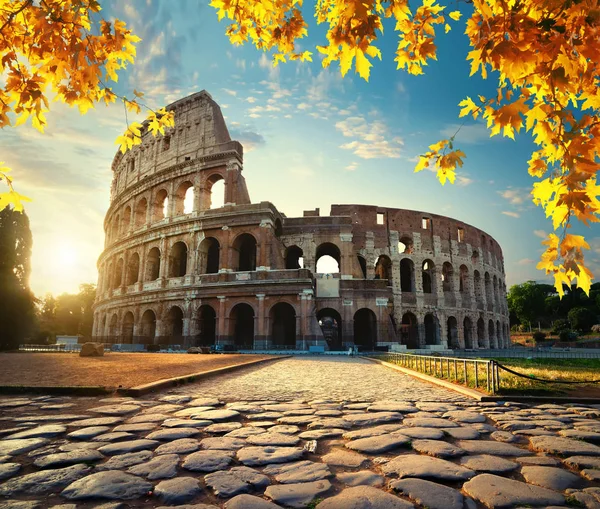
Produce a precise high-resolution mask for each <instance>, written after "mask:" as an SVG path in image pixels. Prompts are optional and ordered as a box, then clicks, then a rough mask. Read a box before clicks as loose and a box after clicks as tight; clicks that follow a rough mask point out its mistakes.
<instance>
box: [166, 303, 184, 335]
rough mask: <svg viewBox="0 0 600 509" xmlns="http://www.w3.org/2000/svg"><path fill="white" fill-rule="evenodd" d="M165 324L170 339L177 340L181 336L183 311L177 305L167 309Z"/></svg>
mask: <svg viewBox="0 0 600 509" xmlns="http://www.w3.org/2000/svg"><path fill="white" fill-rule="evenodd" d="M166 325H167V331H168V333H169V336H170V337H171V339H174V340H176V341H178V340H181V339H182V338H183V311H182V310H181V308H180V307H179V306H173V307H172V308H171V309H170V310H169V314H168V315H167V323H166Z"/></svg>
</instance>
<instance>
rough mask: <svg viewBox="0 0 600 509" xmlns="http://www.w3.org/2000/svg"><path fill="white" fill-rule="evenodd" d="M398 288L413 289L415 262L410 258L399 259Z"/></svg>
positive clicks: (408, 290) (410, 290) (402, 289)
mask: <svg viewBox="0 0 600 509" xmlns="http://www.w3.org/2000/svg"><path fill="white" fill-rule="evenodd" d="M400 290H401V291H403V292H414V291H415V264H414V263H413V261H412V260H411V259H410V258H402V260H400Z"/></svg>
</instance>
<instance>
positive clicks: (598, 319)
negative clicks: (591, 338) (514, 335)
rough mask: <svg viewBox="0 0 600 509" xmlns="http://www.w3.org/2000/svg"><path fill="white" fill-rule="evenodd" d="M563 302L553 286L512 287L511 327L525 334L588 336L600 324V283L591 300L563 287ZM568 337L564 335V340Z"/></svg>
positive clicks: (528, 283) (534, 284)
mask: <svg viewBox="0 0 600 509" xmlns="http://www.w3.org/2000/svg"><path fill="white" fill-rule="evenodd" d="M564 290H565V295H564V297H563V298H562V299H561V298H560V297H559V295H558V293H557V292H556V289H555V288H554V286H553V285H549V284H543V283H536V282H535V281H527V282H525V283H522V284H519V285H514V286H511V288H510V290H509V291H508V296H507V298H508V309H509V312H510V324H511V326H512V327H513V330H514V328H520V329H522V330H527V331H528V330H530V329H537V328H538V325H539V327H541V328H544V329H551V330H552V333H553V334H557V335H558V334H560V333H561V332H562V331H567V332H568V331H571V330H572V331H576V332H578V333H583V334H585V333H588V332H590V331H591V330H592V327H593V326H594V325H595V324H598V323H600V283H594V284H593V285H592V287H591V289H590V295H589V297H588V296H587V295H586V294H585V293H584V292H583V291H582V290H581V289H580V288H576V287H575V285H573V286H572V287H570V288H569V287H567V286H565V287H564ZM565 336H566V335H565V334H563V335H562V336H561V338H564V337H565Z"/></svg>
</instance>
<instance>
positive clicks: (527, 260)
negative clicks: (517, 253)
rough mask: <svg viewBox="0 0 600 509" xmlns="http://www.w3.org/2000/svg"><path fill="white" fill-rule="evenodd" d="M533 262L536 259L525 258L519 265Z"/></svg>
mask: <svg viewBox="0 0 600 509" xmlns="http://www.w3.org/2000/svg"><path fill="white" fill-rule="evenodd" d="M532 263H535V260H532V259H531V258H523V259H521V260H519V261H518V262H517V265H531V264H532Z"/></svg>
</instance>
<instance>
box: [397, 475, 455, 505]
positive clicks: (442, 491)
mask: <svg viewBox="0 0 600 509" xmlns="http://www.w3.org/2000/svg"><path fill="white" fill-rule="evenodd" d="M390 488H392V489H393V490H394V491H397V492H398V493H400V494H401V495H404V496H405V497H408V498H410V499H411V500H414V501H415V502H416V503H417V504H419V505H422V506H423V507H427V508H428V509H463V505H464V497H463V495H462V493H460V491H457V490H455V489H453V488H449V487H448V486H444V485H442V484H438V483H435V482H431V481H425V480H423V479H401V480H400V481H392V482H391V483H390Z"/></svg>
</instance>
